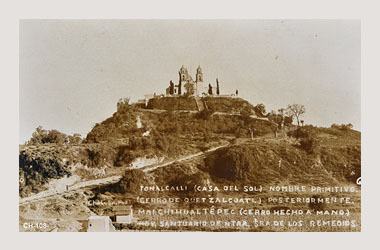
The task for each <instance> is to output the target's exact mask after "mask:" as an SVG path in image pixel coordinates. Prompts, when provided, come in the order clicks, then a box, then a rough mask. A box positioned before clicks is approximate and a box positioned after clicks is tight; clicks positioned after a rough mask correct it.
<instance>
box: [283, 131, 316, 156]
mask: <svg viewBox="0 0 380 250" xmlns="http://www.w3.org/2000/svg"><path fill="white" fill-rule="evenodd" d="M288 136H291V137H294V138H296V139H298V140H299V146H300V148H301V149H303V150H305V151H306V152H307V153H309V154H312V153H315V152H316V150H317V148H318V146H319V141H318V139H317V136H316V134H315V131H314V130H313V129H312V128H308V127H304V128H302V127H299V128H297V129H296V130H293V131H289V132H288Z"/></svg>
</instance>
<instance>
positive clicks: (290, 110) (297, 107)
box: [286, 104, 306, 126]
mask: <svg viewBox="0 0 380 250" xmlns="http://www.w3.org/2000/svg"><path fill="white" fill-rule="evenodd" d="M305 112H306V109H305V106H304V105H302V104H292V105H290V104H289V105H288V107H287V108H286V113H287V115H289V116H292V117H295V118H296V119H297V125H298V126H299V125H300V120H299V118H300V116H302V115H303V114H305Z"/></svg>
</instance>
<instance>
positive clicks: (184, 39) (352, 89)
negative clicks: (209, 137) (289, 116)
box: [19, 20, 361, 143]
mask: <svg viewBox="0 0 380 250" xmlns="http://www.w3.org/2000/svg"><path fill="white" fill-rule="evenodd" d="M360 34H361V31H360V21H358V20H22V21H20V140H19V142H20V143H24V142H25V141H27V140H28V139H29V138H30V137H31V135H32V133H33V132H34V131H35V128H36V127H38V126H39V125H41V126H43V127H44V128H45V129H57V130H59V131H61V132H64V133H68V134H73V133H80V134H82V135H86V134H87V133H88V132H89V131H90V130H91V129H92V127H93V126H94V124H95V123H99V122H101V121H103V120H104V119H106V118H108V117H110V116H112V114H113V113H114V112H115V111H116V103H117V101H118V99H119V98H122V97H127V96H130V97H131V99H132V101H136V100H137V99H142V98H143V97H144V94H147V93H154V92H156V93H157V94H160V93H165V88H166V87H167V86H168V85H169V81H170V80H173V81H174V82H178V70H179V68H180V67H181V66H182V64H183V65H184V66H185V67H187V68H188V69H189V71H190V73H191V74H192V75H193V78H195V69H196V68H197V67H198V65H200V66H201V67H202V68H203V74H204V81H205V82H206V83H211V84H215V78H218V79H219V83H220V89H221V93H222V94H230V93H233V92H234V91H235V89H239V95H240V97H242V98H244V99H246V100H248V101H249V102H251V103H252V104H254V105H256V104H259V103H263V104H264V105H265V106H266V109H267V111H270V110H272V109H273V110H278V109H279V108H282V107H286V106H287V105H288V104H292V103H299V104H304V105H305V107H306V114H305V116H304V117H303V120H305V123H306V124H313V125H318V126H328V127H329V126H330V125H331V124H332V123H339V124H341V123H352V124H353V125H354V129H356V130H360V108H361V107H360V96H361V95H360V89H361V86H360V56H361V54H360Z"/></svg>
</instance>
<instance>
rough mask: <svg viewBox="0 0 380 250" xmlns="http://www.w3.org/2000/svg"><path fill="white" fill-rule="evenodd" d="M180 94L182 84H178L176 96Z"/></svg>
mask: <svg viewBox="0 0 380 250" xmlns="http://www.w3.org/2000/svg"><path fill="white" fill-rule="evenodd" d="M181 94H182V82H179V84H178V95H181Z"/></svg>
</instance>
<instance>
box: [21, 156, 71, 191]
mask: <svg viewBox="0 0 380 250" xmlns="http://www.w3.org/2000/svg"><path fill="white" fill-rule="evenodd" d="M70 175H71V173H70V171H69V167H68V164H65V163H63V162H62V161H61V160H60V159H59V158H58V157H57V152H49V153H41V154H33V153H30V152H28V151H26V150H23V151H21V152H20V153H19V176H20V179H22V180H23V181H20V185H19V195H20V196H21V197H24V196H27V195H28V194H30V193H31V192H34V193H37V192H40V191H42V190H43V189H44V187H43V185H44V184H46V183H48V182H49V180H50V179H59V178H62V177H64V176H70Z"/></svg>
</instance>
